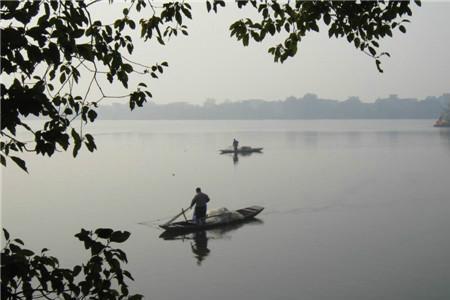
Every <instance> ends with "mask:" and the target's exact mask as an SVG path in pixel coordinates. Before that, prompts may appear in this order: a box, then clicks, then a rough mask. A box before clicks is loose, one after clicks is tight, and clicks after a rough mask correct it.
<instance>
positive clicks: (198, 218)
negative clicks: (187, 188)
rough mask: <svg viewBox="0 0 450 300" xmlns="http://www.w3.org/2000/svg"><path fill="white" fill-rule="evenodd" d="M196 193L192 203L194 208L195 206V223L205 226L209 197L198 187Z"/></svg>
mask: <svg viewBox="0 0 450 300" xmlns="http://www.w3.org/2000/svg"><path fill="white" fill-rule="evenodd" d="M195 192H196V193H197V194H196V195H195V197H194V199H192V201H191V206H190V208H192V207H193V206H194V205H195V210H194V221H195V222H196V223H197V224H205V218H206V203H208V202H209V197H208V195H206V194H205V193H202V190H201V189H200V188H199V187H198V188H196V189H195Z"/></svg>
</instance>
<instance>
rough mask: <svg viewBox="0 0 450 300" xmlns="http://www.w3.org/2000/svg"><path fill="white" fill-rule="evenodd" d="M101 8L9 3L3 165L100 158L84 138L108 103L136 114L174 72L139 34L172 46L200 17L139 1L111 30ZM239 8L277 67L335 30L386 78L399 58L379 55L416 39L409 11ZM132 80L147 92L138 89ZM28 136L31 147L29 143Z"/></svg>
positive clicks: (390, 7) (4, 33) (271, 5)
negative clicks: (66, 154) (26, 155)
mask: <svg viewBox="0 0 450 300" xmlns="http://www.w3.org/2000/svg"><path fill="white" fill-rule="evenodd" d="M101 2H106V1H99V0H91V1H44V0H41V1H2V2H0V14H1V15H0V22H1V23H0V24H1V25H0V27H1V64H0V65H1V67H0V73H1V75H2V82H1V85H0V92H1V95H2V100H1V101H2V102H1V117H2V119H1V136H2V140H1V142H0V143H1V144H0V162H1V164H2V165H5V166H6V164H7V159H10V160H11V161H13V162H15V163H16V164H17V165H18V166H19V167H21V168H22V169H24V170H26V164H25V161H24V160H23V159H22V158H21V157H20V156H22V155H23V152H26V151H28V152H33V153H36V154H41V155H48V156H52V155H53V154H54V153H55V152H56V151H66V150H69V148H70V147H71V150H72V153H73V155H74V156H77V155H78V153H79V151H80V149H81V148H82V147H83V146H84V147H86V148H87V149H88V150H89V151H91V152H92V151H94V150H95V149H96V148H97V146H96V144H95V140H94V137H93V136H92V135H90V134H88V133H85V130H83V129H84V126H85V125H86V124H88V123H92V122H94V121H95V120H96V119H97V110H96V109H97V107H98V105H99V103H100V102H101V101H102V100H104V99H112V98H127V99H128V102H129V106H130V109H131V110H133V109H134V108H135V107H141V106H143V104H144V103H145V102H146V101H148V100H149V99H150V98H152V93H151V90H150V88H149V82H150V80H151V79H156V78H158V77H159V76H160V75H161V74H162V73H163V72H164V69H165V68H166V67H168V63H167V62H160V63H156V64H154V65H150V66H148V65H145V64H142V63H139V62H136V61H135V60H134V59H133V57H132V55H133V52H134V47H135V43H134V40H133V38H132V34H131V33H132V32H133V31H137V32H140V37H141V38H142V39H143V40H144V41H147V42H149V43H148V44H149V46H151V43H150V42H151V41H156V42H157V43H158V44H160V45H166V44H167V43H168V42H169V40H170V39H171V38H173V37H176V36H180V35H187V34H188V27H187V26H186V24H185V23H186V20H188V19H191V18H192V17H193V15H192V7H191V5H190V4H189V3H186V2H185V1H181V2H164V3H158V2H153V1H146V0H130V1H129V2H125V3H126V4H127V8H124V9H123V11H122V13H121V16H120V17H119V18H117V19H116V20H115V21H114V22H112V23H111V24H105V23H104V22H103V21H102V20H95V19H93V18H92V16H91V12H92V11H93V9H95V8H97V5H100V4H101ZM108 2H109V3H112V2H113V1H108ZM416 3H417V4H418V5H420V2H416ZM105 4H106V3H105ZM111 5H114V4H111ZM225 5H226V3H225V1H206V9H207V10H208V11H209V12H211V13H213V12H214V13H220V8H221V7H224V6H225ZM235 5H236V6H237V8H239V9H240V8H243V7H248V8H252V9H255V10H256V12H257V13H258V15H259V20H252V19H249V18H245V19H242V20H238V21H236V22H234V23H233V24H232V25H231V26H230V32H231V36H234V37H235V38H236V39H237V40H238V41H241V42H242V44H243V45H244V46H247V45H249V43H250V41H251V40H253V41H255V42H260V41H262V40H264V39H265V38H266V37H268V36H281V37H283V39H284V41H283V42H282V43H280V44H277V45H275V46H274V47H271V48H270V49H269V53H271V54H272V55H273V57H274V60H275V61H276V62H284V61H285V60H286V59H287V58H288V57H292V56H294V55H295V54H296V53H297V50H298V45H299V43H300V42H301V41H302V39H303V38H304V37H305V36H306V35H307V33H308V32H310V31H319V28H320V27H321V26H326V28H328V34H329V36H330V37H336V38H346V39H347V41H348V42H350V43H352V44H353V45H354V46H355V47H356V48H357V49H359V50H360V51H363V52H364V53H366V54H368V55H369V56H371V57H373V58H374V59H375V62H376V65H377V67H378V70H379V71H380V72H381V71H382V69H381V67H380V64H381V62H380V57H381V56H383V55H389V54H388V53H387V52H382V51H380V50H379V46H380V43H379V42H380V40H381V39H383V38H385V37H387V36H389V37H391V36H392V35H393V31H394V30H395V29H398V30H399V31H401V32H403V33H404V32H406V29H405V23H407V22H408V20H407V19H405V18H404V17H406V16H411V14H412V12H411V3H410V2H406V1H390V2H385V1H364V2H361V3H355V2H350V1H342V2H333V1H289V2H287V3H285V2H276V1H237V2H236V3H235ZM321 22H323V24H321ZM132 75H133V78H134V77H136V76H137V77H138V78H141V79H142V82H139V83H137V84H134V83H133V82H132V80H130V76H132ZM139 76H140V77H139ZM108 82H109V83H110V84H113V83H117V82H119V83H120V84H121V85H122V86H123V88H124V89H126V91H127V92H126V93H125V95H110V94H108V93H107V92H106V91H107V88H105V85H106V84H107V83H108ZM81 87H84V88H81ZM29 116H35V117H38V118H43V119H44V121H45V123H44V125H43V126H42V127H41V128H32V126H30V124H29V121H28V120H29V118H28V117H29ZM18 129H20V130H21V131H25V132H27V133H28V135H29V136H31V138H29V139H26V138H22V136H23V135H20V136H19V134H18ZM71 145H72V146H71Z"/></svg>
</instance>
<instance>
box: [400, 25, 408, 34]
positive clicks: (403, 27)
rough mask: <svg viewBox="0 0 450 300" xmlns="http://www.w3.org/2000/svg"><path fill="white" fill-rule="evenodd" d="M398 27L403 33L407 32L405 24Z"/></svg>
mask: <svg viewBox="0 0 450 300" xmlns="http://www.w3.org/2000/svg"><path fill="white" fill-rule="evenodd" d="M398 29H399V30H400V31H401V32H402V33H406V28H405V26H403V25H400V26H399V27H398Z"/></svg>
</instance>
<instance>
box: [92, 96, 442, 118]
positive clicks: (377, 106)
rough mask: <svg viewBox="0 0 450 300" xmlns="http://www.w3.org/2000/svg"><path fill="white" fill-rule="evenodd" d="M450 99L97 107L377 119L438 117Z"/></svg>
mask: <svg viewBox="0 0 450 300" xmlns="http://www.w3.org/2000/svg"><path fill="white" fill-rule="evenodd" d="M448 103H450V93H447V94H443V95H442V96H438V97H435V96H430V97H426V98H425V99H422V100H418V99H413V98H399V97H398V96H396V95H391V96H389V97H388V98H383V99H377V100H376V101H375V102H373V103H364V102H361V101H360V99H359V98H358V97H350V98H349V99H348V100H346V101H338V100H330V99H321V98H319V97H318V96H317V95H314V94H306V95H305V96H303V97H302V98H295V97H288V98H286V99H285V100H282V101H279V100H278V101H266V100H258V99H256V100H255V99H254V100H244V101H239V102H222V103H216V101H215V100H212V99H210V100H208V101H206V102H205V103H204V104H203V105H194V104H189V103H185V102H178V103H170V104H155V103H154V102H150V103H146V104H144V106H143V107H140V108H135V109H134V110H133V111H131V110H130V108H129V106H128V104H117V103H114V104H112V105H104V106H100V107H99V108H98V116H99V119H102V120H328V119H329V120H345V119H348V120H358V119H361V120H366V119H369V120H378V119H386V120H393V119H437V118H438V117H439V116H440V114H441V113H442V112H443V110H444V108H445V107H448Z"/></svg>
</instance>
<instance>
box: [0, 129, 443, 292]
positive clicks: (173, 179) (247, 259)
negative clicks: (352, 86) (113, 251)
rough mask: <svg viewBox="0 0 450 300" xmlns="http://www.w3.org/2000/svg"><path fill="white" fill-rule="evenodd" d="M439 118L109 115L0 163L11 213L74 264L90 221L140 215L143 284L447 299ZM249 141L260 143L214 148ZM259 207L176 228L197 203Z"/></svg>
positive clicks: (124, 223)
mask: <svg viewBox="0 0 450 300" xmlns="http://www.w3.org/2000/svg"><path fill="white" fill-rule="evenodd" d="M432 123H433V120H414V121H413V120H401V121H389V120H375V121H373V120H352V121H345V120H340V121H326V120H314V121H100V122H98V124H96V126H94V127H93V128H92V129H91V130H90V131H91V133H93V134H94V136H95V138H96V142H97V145H98V148H99V150H98V151H97V152H95V153H93V154H91V153H87V152H86V151H83V152H82V153H81V154H80V157H79V158H77V159H73V158H72V157H71V156H70V153H59V154H57V155H56V156H55V157H52V158H51V159H48V158H36V157H32V156H30V157H29V158H28V165H29V169H30V174H29V175H27V174H25V173H23V172H22V171H20V170H18V169H17V168H15V167H13V166H12V165H11V166H10V167H8V168H6V169H4V170H3V174H2V176H3V178H2V184H3V187H2V225H3V226H5V227H6V228H7V229H8V230H9V232H10V233H11V235H12V236H15V237H20V238H22V239H23V240H24V241H25V243H26V245H27V246H28V248H31V249H34V250H40V249H41V248H43V247H47V248H50V249H51V252H50V253H51V255H55V256H57V257H59V258H60V259H61V262H62V264H63V265H64V264H67V265H68V266H70V265H73V264H75V263H79V262H80V260H81V259H82V258H83V257H84V254H83V251H85V250H84V248H83V245H82V244H81V243H80V242H78V241H77V240H76V239H75V238H74V237H73V235H74V234H75V233H77V232H78V231H79V230H80V228H81V227H83V228H85V229H94V228H98V227H111V228H115V229H121V230H129V231H131V233H132V235H131V238H130V240H129V241H127V242H126V243H125V244H124V245H123V249H124V250H125V251H126V252H127V254H128V258H129V261H130V263H129V265H128V266H126V269H128V270H130V272H131V273H132V274H133V276H134V278H135V279H136V281H135V283H133V284H132V286H133V291H134V292H136V293H141V294H144V295H145V296H146V299H158V300H160V299H162V300H165V299H167V300H169V299H174V300H176V299H255V300H256V299H258V300H259V299H261V300H262V299H320V300H323V299H330V300H331V299H333V300H335V299H342V300H344V299H345V300H347V299H355V300H356V299H358V300H359V299H377V300H378V299H405V300H406V299H408V300H411V299H448V298H449V297H450V254H449V253H450V235H449V232H450V218H449V215H450V200H449V199H450V197H449V191H450V189H449V186H448V183H449V181H448V174H449V170H450V131H449V130H448V129H436V128H433V127H431V125H432ZM233 138H237V139H238V140H239V141H240V145H243V146H244V145H248V146H253V147H264V150H263V153H261V154H258V153H255V154H252V155H249V156H239V157H238V158H237V161H236V159H235V158H234V157H233V155H219V149H223V148H227V147H230V146H231V142H232V140H233ZM197 186H200V187H202V189H203V190H204V191H205V192H206V193H207V194H208V195H209V196H210V198H211V202H210V208H219V207H227V208H228V209H239V208H243V207H246V206H250V205H261V206H264V207H265V210H264V211H263V213H262V214H261V215H259V216H258V220H256V221H254V222H251V223H248V224H243V225H241V226H234V227H228V228H222V229H216V230H213V231H208V232H206V233H198V234H195V235H194V234H191V235H188V236H185V237H178V238H176V239H171V240H164V239H161V238H159V235H160V234H161V231H160V230H159V229H158V228H157V224H160V223H162V222H164V221H165V220H167V219H168V218H170V217H171V216H173V215H175V214H176V213H178V212H180V210H181V208H183V207H184V208H185V207H187V206H188V205H189V203H190V200H191V199H192V197H193V195H194V189H195V187H197Z"/></svg>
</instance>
